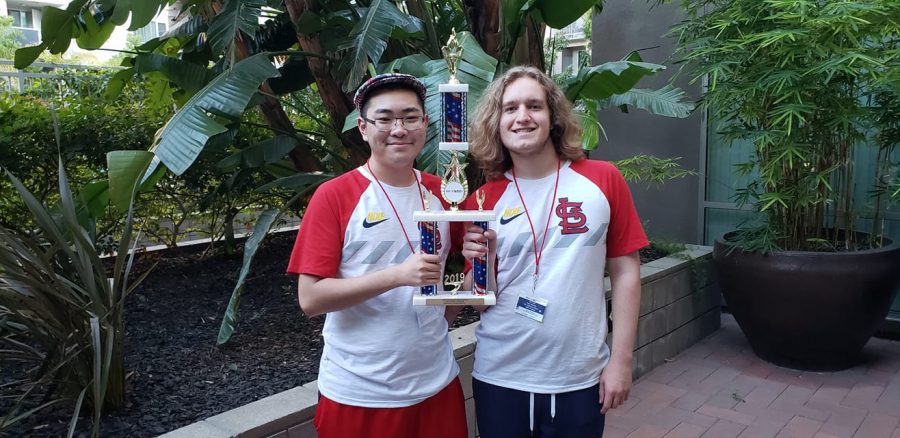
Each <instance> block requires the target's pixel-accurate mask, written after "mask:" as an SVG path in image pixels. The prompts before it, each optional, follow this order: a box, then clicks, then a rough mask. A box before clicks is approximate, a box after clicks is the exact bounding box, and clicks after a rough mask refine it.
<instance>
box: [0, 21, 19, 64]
mask: <svg viewBox="0 0 900 438" xmlns="http://www.w3.org/2000/svg"><path fill="white" fill-rule="evenodd" d="M12 22H13V20H12V17H0V59H12V57H13V54H14V53H15V51H16V48H18V46H19V44H18V42H17V41H16V39H17V38H19V36H20V35H21V32H19V31H18V30H16V29H13V27H12Z"/></svg>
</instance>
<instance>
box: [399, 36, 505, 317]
mask: <svg viewBox="0 0 900 438" xmlns="http://www.w3.org/2000/svg"><path fill="white" fill-rule="evenodd" d="M442 50H443V53H444V59H445V60H446V61H447V66H448V69H449V71H450V80H449V81H448V83H446V84H440V85H438V92H440V98H441V142H440V143H439V144H438V151H439V152H438V154H437V156H438V158H437V159H438V160H439V165H442V166H443V168H444V170H443V172H441V197H442V198H443V199H444V200H445V201H447V204H449V205H450V209H449V210H445V211H433V210H430V209H429V208H428V206H427V205H426V206H425V210H422V211H416V212H413V220H415V221H416V222H418V224H419V233H420V235H421V250H422V252H425V253H429V254H433V253H434V252H433V250H434V247H435V245H434V239H435V237H434V232H435V228H436V223H437V222H472V223H474V224H475V225H478V226H480V227H481V228H483V229H485V230H486V229H488V224H489V223H490V222H491V221H493V220H494V219H495V218H496V215H495V214H494V212H493V211H485V210H484V206H483V204H484V192H483V191H477V192H476V194H475V199H476V201H477V202H478V210H460V209H459V204H460V203H462V202H463V201H464V200H465V199H466V196H467V195H468V194H469V186H468V183H467V181H466V173H465V172H464V170H465V167H466V165H465V164H463V163H461V162H460V159H459V156H460V154H462V153H465V152H467V151H468V150H469V143H468V132H467V114H466V110H467V101H466V98H467V95H468V93H469V85H468V84H461V83H460V82H459V80H458V79H457V77H456V73H457V71H458V67H459V62H460V59H461V56H462V45H461V44H460V43H459V41H458V40H457V39H456V32H455V31H454V32H453V34H452V35H451V36H450V40H449V41H448V42H447V45H446V46H444V47H443V49H442ZM446 155H449V158H448V159H447V160H446V164H441V163H440V158H441V157H442V156H446ZM426 195H428V194H426ZM426 198H428V196H426ZM429 250H430V251H431V252H429ZM489 265H490V261H489V260H488V258H487V257H481V258H479V259H475V260H472V290H468V291H467V290H460V288H461V285H462V282H461V281H457V282H453V286H454V288H452V289H451V290H447V291H440V290H439V288H438V287H437V285H428V286H423V287H422V288H421V290H420V293H418V294H416V295H414V296H413V304H415V305H476V306H491V305H494V304H496V303H497V297H496V294H495V293H494V291H493V290H490V287H489V286H488V282H487V278H488V276H487V273H488V272H490V269H493V267H491V266H489Z"/></svg>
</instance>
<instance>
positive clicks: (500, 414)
mask: <svg viewBox="0 0 900 438" xmlns="http://www.w3.org/2000/svg"><path fill="white" fill-rule="evenodd" d="M471 126H472V128H471V129H472V131H471V132H472V135H471V149H470V150H471V153H472V155H473V157H474V158H475V160H476V161H477V162H478V163H479V165H480V166H481V167H482V169H483V170H484V172H485V173H486V175H487V177H488V182H487V183H486V184H485V185H484V186H483V187H481V190H484V193H485V196H486V201H485V203H484V208H485V209H488V208H490V209H493V210H495V211H497V212H498V213H499V219H498V220H497V221H496V222H495V223H494V225H493V229H492V230H489V231H487V232H485V231H484V230H482V229H481V228H479V227H477V226H470V227H469V228H468V230H467V233H466V234H465V236H464V239H463V241H464V243H463V254H464V255H465V256H466V257H467V258H469V259H471V258H473V257H480V256H488V257H491V258H494V260H495V262H494V263H495V264H494V266H496V272H495V274H496V285H497V291H498V298H497V305H496V306H493V307H490V308H487V309H485V311H484V312H483V313H482V315H481V323H480V325H479V327H478V329H477V330H476V337H477V340H478V344H477V348H476V351H475V367H474V371H473V373H472V376H473V388H474V394H475V405H476V414H477V419H478V430H479V432H480V434H481V436H482V437H483V438H494V437H513V438H515V437H531V436H541V437H599V436H602V434H603V426H604V414H605V413H606V412H607V411H608V410H609V409H613V408H616V407H617V406H619V405H621V404H622V403H623V402H625V400H626V399H627V397H628V392H629V390H630V387H631V383H632V374H631V367H632V350H633V348H634V343H635V336H636V331H637V318H638V311H639V304H640V287H641V283H640V261H639V258H638V249H640V248H641V247H644V246H646V245H647V244H648V242H647V238H646V236H645V235H644V231H643V229H642V227H641V224H640V221H639V220H638V216H637V212H636V211H635V208H634V204H633V202H632V199H631V194H630V192H629V190H628V186H627V185H626V183H625V180H624V179H623V178H622V175H621V174H620V173H619V171H618V170H617V169H616V168H615V167H614V166H613V165H611V164H609V163H607V162H603V161H596V160H588V159H586V158H585V155H584V152H583V151H582V149H581V128H580V125H579V123H578V120H577V119H576V117H575V115H574V114H573V112H572V108H571V105H570V103H569V102H568V100H567V99H566V97H565V96H564V95H563V93H562V92H561V91H560V89H559V87H557V85H556V84H555V83H554V82H553V81H552V80H551V79H550V78H549V77H547V75H545V74H544V73H542V72H541V71H540V70H537V69H535V68H533V67H515V68H513V69H511V70H509V71H507V72H506V73H505V74H504V75H503V76H501V77H499V78H497V79H495V80H494V82H493V83H492V84H491V85H490V87H489V88H488V89H487V90H486V91H485V94H484V95H483V97H482V100H481V101H480V103H479V106H478V108H477V109H476V113H475V117H474V120H473V122H472V124H471ZM466 207H467V208H473V207H474V199H471V197H470V199H469V200H467V204H466ZM486 243H488V244H489V245H487V246H486V245H485V244H486ZM489 247H490V250H488V248H489ZM606 270H608V271H609V275H610V280H611V283H612V312H611V313H612V319H613V321H614V322H615V330H614V331H613V332H612V343H611V346H607V345H606V342H605V341H606V337H607V333H608V331H607V305H606V295H605V288H604V283H603V278H604V271H606Z"/></svg>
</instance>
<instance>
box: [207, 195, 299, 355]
mask: <svg viewBox="0 0 900 438" xmlns="http://www.w3.org/2000/svg"><path fill="white" fill-rule="evenodd" d="M283 213H284V210H282V209H277V208H270V209H268V210H265V211H263V212H262V213H261V214H260V215H259V217H257V218H256V224H255V225H254V226H253V234H251V235H250V237H249V238H247V243H246V244H245V245H244V260H243V263H242V264H241V272H240V274H239V275H238V280H237V284H236V285H235V286H234V290H233V291H232V292H231V298H230V299H229V300H228V307H227V308H226V309H225V316H224V317H223V318H222V324H221V325H220V326H219V336H218V339H217V340H216V343H217V344H218V345H222V344H224V343H226V342H228V340H229V339H231V335H232V333H234V328H235V326H236V325H237V322H238V309H239V308H240V305H241V295H242V294H243V293H244V283H245V282H246V280H247V273H248V272H250V265H251V264H252V263H253V256H255V255H256V250H257V249H259V245H260V243H262V241H263V239H264V238H265V237H266V234H267V233H268V232H269V230H270V229H271V228H272V225H274V224H275V223H276V222H277V221H278V218H280V217H281V215H282V214H283Z"/></svg>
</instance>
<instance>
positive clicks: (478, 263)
mask: <svg viewBox="0 0 900 438" xmlns="http://www.w3.org/2000/svg"><path fill="white" fill-rule="evenodd" d="M472 223H473V224H475V225H476V226H479V227H481V229H482V230H485V231H487V229H488V223H487V222H483V221H475V222H472ZM472 292H473V293H474V294H475V295H485V294H486V293H487V256H481V257H478V258H475V259H472Z"/></svg>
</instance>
